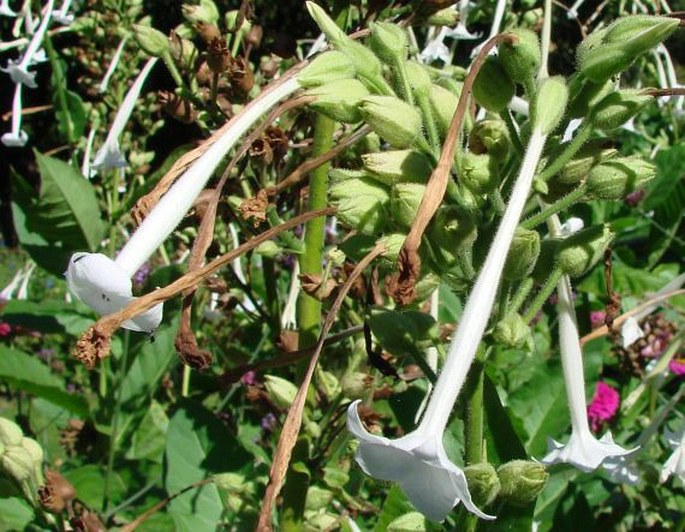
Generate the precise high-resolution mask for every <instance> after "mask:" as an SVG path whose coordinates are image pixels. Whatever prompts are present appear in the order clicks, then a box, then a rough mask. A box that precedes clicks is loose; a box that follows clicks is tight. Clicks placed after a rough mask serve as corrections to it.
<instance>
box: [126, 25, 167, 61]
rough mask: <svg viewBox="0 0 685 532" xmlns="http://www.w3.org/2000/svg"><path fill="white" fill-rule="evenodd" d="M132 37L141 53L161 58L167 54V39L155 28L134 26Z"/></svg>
mask: <svg viewBox="0 0 685 532" xmlns="http://www.w3.org/2000/svg"><path fill="white" fill-rule="evenodd" d="M133 35H134V36H135V38H136V41H137V42H138V44H139V45H140V47H141V48H142V49H143V51H144V52H145V53H146V54H148V55H151V56H152V57H162V56H163V55H164V54H166V53H168V52H169V49H170V45H169V39H168V38H167V36H166V35H164V34H163V33H162V32H161V31H159V30H156V29H155V28H152V27H150V26H144V25H142V24H134V25H133Z"/></svg>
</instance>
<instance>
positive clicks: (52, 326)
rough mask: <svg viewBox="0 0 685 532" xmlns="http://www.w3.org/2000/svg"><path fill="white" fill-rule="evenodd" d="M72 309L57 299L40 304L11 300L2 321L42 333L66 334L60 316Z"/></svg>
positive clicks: (4, 310) (4, 309) (3, 311)
mask: <svg viewBox="0 0 685 532" xmlns="http://www.w3.org/2000/svg"><path fill="white" fill-rule="evenodd" d="M70 307H71V305H69V304H68V303H65V302H64V301H60V300H55V299H44V300H43V301H40V302H36V301H26V300H18V299H11V300H10V301H8V302H7V305H6V306H5V308H3V310H2V321H6V322H7V323H11V324H12V325H20V326H22V327H25V328H27V329H31V330H35V331H40V332H42V333H58V332H64V327H62V326H61V325H60V323H59V319H58V316H60V314H62V313H63V312H65V311H67V310H68V309H69V308H70Z"/></svg>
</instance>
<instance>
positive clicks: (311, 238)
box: [297, 114, 335, 349]
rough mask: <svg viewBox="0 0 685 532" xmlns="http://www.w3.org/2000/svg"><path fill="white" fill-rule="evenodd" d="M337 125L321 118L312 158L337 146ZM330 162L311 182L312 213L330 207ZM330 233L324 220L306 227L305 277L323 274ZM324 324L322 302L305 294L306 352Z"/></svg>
mask: <svg viewBox="0 0 685 532" xmlns="http://www.w3.org/2000/svg"><path fill="white" fill-rule="evenodd" d="M334 131H335V122H334V121H333V120H331V119H330V118H327V117H325V116H323V115H321V114H320V115H318V116H317V118H316V125H315V129H314V145H313V149H312V157H317V156H319V155H321V154H323V153H325V152H327V151H328V150H330V149H331V147H332V146H333V132H334ZM329 167H330V163H326V164H323V165H321V166H319V167H318V168H316V169H315V170H313V171H312V173H311V176H310V179H309V205H308V207H307V209H308V210H313V209H314V210H315V209H321V208H324V207H325V206H326V202H327V192H328V169H329ZM325 230H326V219H325V218H324V217H318V218H313V219H311V220H309V221H308V222H307V224H306V226H305V233H304V251H303V253H302V255H300V272H302V274H312V275H320V274H321V272H322V266H321V263H322V259H323V245H324V236H325ZM320 323H321V302H320V301H317V300H316V299H314V298H313V297H311V296H309V295H307V294H305V293H301V294H300V297H299V299H298V301H297V324H298V329H299V331H300V345H299V348H300V349H303V348H306V347H310V346H312V345H314V344H315V343H316V340H317V338H318V336H319V328H320Z"/></svg>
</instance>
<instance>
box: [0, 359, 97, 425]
mask: <svg viewBox="0 0 685 532" xmlns="http://www.w3.org/2000/svg"><path fill="white" fill-rule="evenodd" d="M0 378H2V379H3V380H5V381H7V383H9V384H10V386H13V387H16V388H18V389H20V390H23V391H25V392H28V393H30V394H33V395H35V396H37V397H42V398H43V399H45V400H47V401H50V402H51V403H53V404H55V405H57V406H61V407H62V408H65V409H66V410H69V411H70V412H72V413H73V414H75V415H77V416H79V417H87V416H88V404H87V403H86V401H85V399H84V398H83V397H81V396H79V395H75V394H70V393H68V392H67V391H65V390H64V387H63V386H64V385H63V381H62V379H60V378H58V377H57V376H56V375H53V374H52V373H51V372H50V368H48V366H47V365H45V364H44V363H43V362H41V361H40V360H39V359H38V358H36V357H35V356H31V355H29V354H27V353H24V352H23V351H18V350H16V349H11V348H9V347H6V346H0Z"/></svg>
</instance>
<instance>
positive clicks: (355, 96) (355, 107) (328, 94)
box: [305, 79, 369, 124]
mask: <svg viewBox="0 0 685 532" xmlns="http://www.w3.org/2000/svg"><path fill="white" fill-rule="evenodd" d="M305 95H307V96H316V100H315V101H314V102H311V103H310V104H309V106H310V107H311V108H312V109H315V110H316V111H318V112H320V113H322V114H324V115H326V116H328V117H329V118H332V119H333V120H337V121H339V122H343V123H347V124H353V123H355V122H359V121H360V120H361V119H362V117H361V114H360V113H359V104H360V102H361V101H362V99H363V98H364V97H366V96H368V95H369V91H368V90H367V88H366V87H365V86H364V84H363V83H362V82H360V81H358V80H356V79H340V80H338V81H334V82H332V83H327V84H326V85H321V86H320V87H315V88H313V89H309V90H308V91H307V92H306V93H305Z"/></svg>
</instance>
